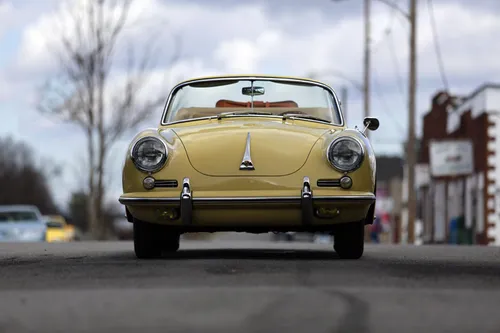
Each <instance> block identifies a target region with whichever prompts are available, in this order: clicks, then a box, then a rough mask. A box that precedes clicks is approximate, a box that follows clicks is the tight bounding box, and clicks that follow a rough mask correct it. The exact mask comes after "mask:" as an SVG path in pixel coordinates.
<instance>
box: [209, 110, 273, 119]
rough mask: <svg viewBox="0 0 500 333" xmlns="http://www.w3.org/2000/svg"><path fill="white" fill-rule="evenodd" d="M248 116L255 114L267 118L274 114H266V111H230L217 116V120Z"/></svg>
mask: <svg viewBox="0 0 500 333" xmlns="http://www.w3.org/2000/svg"><path fill="white" fill-rule="evenodd" d="M246 114H254V115H259V114H260V115H267V116H272V115H273V113H272V112H266V111H246V110H242V111H228V112H222V113H219V114H218V115H217V119H222V118H225V117H231V116H237V115H246Z"/></svg>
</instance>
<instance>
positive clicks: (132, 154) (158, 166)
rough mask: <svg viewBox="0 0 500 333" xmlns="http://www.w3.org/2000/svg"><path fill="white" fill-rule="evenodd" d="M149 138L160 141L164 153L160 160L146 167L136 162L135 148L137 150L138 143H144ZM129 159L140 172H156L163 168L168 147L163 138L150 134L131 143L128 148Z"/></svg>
mask: <svg viewBox="0 0 500 333" xmlns="http://www.w3.org/2000/svg"><path fill="white" fill-rule="evenodd" d="M150 140H154V141H158V142H160V143H161V145H162V146H163V149H164V154H163V156H162V158H161V160H160V162H158V163H157V164H156V165H155V166H154V167H150V168H147V167H144V166H143V165H141V164H139V163H138V162H137V150H138V147H140V145H141V144H142V143H144V142H145V141H150ZM130 159H131V160H132V162H133V163H134V165H135V167H136V168H137V169H138V170H139V171H142V172H144V173H147V174H151V173H155V172H158V171H160V170H161V169H163V167H164V166H165V164H166V163H167V160H168V147H167V145H166V143H165V142H164V141H163V140H161V139H160V138H157V137H155V136H151V135H149V136H145V137H142V138H140V139H137V140H136V141H135V142H134V144H133V145H132V148H131V149H130Z"/></svg>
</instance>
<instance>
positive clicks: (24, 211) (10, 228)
mask: <svg viewBox="0 0 500 333" xmlns="http://www.w3.org/2000/svg"><path fill="white" fill-rule="evenodd" d="M46 234H47V225H46V222H45V220H44V218H43V216H42V214H41V213H40V211H39V210H38V208H37V207H35V206H28V205H10V206H0V242H44V241H45V239H46Z"/></svg>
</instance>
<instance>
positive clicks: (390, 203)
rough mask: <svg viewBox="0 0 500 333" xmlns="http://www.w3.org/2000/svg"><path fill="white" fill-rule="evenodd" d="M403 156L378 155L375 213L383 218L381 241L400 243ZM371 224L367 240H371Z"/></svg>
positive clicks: (368, 227) (368, 228)
mask: <svg viewBox="0 0 500 333" xmlns="http://www.w3.org/2000/svg"><path fill="white" fill-rule="evenodd" d="M403 164H404V161H403V158H402V157H401V156H383V155H382V156H377V193H376V196H377V203H376V205H375V215H376V216H378V217H380V218H381V221H382V224H383V231H382V233H381V234H380V242H381V243H386V244H387V243H398V242H399V238H398V237H397V236H398V235H399V233H398V230H399V229H398V228H399V225H398V221H400V220H401V191H402V185H401V181H402V179H403ZM370 228H371V226H367V232H366V240H367V241H369V240H370V239H369V235H370Z"/></svg>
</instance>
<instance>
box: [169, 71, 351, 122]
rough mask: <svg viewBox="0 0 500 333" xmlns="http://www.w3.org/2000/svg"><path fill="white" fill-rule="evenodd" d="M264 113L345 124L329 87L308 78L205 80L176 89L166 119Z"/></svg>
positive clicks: (171, 120) (177, 119) (173, 120)
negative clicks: (298, 79)
mask: <svg viewBox="0 0 500 333" xmlns="http://www.w3.org/2000/svg"><path fill="white" fill-rule="evenodd" d="M248 114H252V115H264V116H273V117H282V116H287V117H302V118H304V119H308V120H314V121H324V122H328V123H332V124H335V125H340V124H342V119H341V116H340V111H339V108H338V106H337V103H336V101H335V98H334V97H333V94H332V93H331V92H330V90H328V89H326V88H324V87H323V86H321V85H317V84H315V83H313V82H307V81H291V80H290V81H286V80H283V81H281V80H280V81H276V80H275V81H273V80H271V79H270V80H263V79H258V80H254V79H252V80H250V79H227V80H204V81H200V82H193V83H191V84H188V85H185V86H182V87H181V88H178V89H176V90H175V91H174V92H173V94H172V97H171V99H170V103H169V105H168V109H167V112H166V114H165V118H164V119H163V123H170V122H175V121H180V120H190V119H197V118H205V117H216V116H217V117H220V116H241V115H248Z"/></svg>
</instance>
